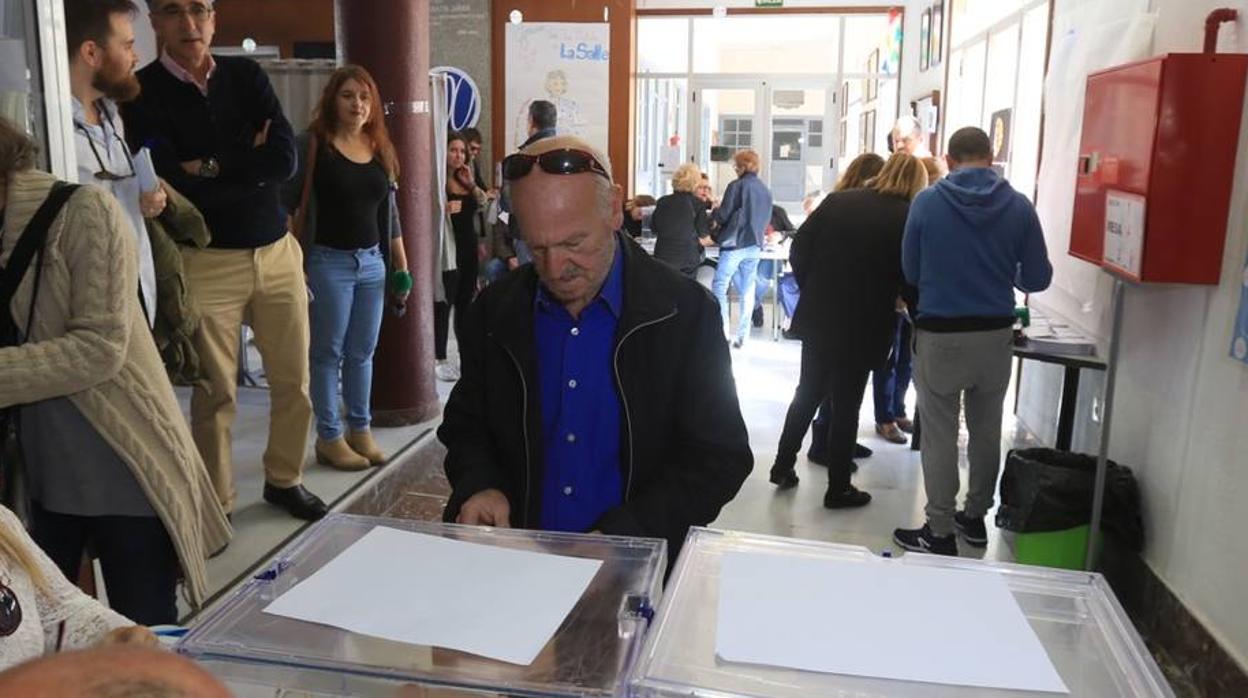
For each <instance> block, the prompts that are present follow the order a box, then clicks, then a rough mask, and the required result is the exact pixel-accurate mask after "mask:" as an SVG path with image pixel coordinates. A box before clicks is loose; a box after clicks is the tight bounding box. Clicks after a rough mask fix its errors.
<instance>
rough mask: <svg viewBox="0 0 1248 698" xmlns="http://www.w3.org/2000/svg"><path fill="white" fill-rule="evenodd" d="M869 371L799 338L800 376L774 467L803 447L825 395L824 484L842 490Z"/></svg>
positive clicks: (793, 460)
mask: <svg viewBox="0 0 1248 698" xmlns="http://www.w3.org/2000/svg"><path fill="white" fill-rule="evenodd" d="M870 375H871V370H870V369H869V368H859V367H857V366H856V365H854V363H852V362H845V361H840V360H838V359H837V358H836V356H834V354H833V353H832V352H831V351H828V350H827V349H824V348H822V347H818V346H814V345H811V344H810V343H808V342H806V343H803V344H802V372H801V377H800V378H799V379H798V383H797V390H796V391H795V392H794V394H793V401H792V402H791V403H789V412H788V414H787V415H785V418H784V430H783V431H782V432H781V433H780V445H779V446H778V447H777V451H776V464H775V466H774V467H775V468H777V469H782V468H792V467H793V465H794V464H795V463H796V462H797V452H798V451H799V450H800V449H801V447H802V439H803V438H804V437H805V436H806V429H807V428H808V427H809V425H810V420H811V418H813V417H814V416H815V410H817V409H818V408H819V403H821V402H823V401H824V400H825V398H826V399H827V400H828V401H830V402H831V412H830V413H829V414H828V431H827V446H826V449H827V457H828V489H829V491H834V492H843V491H845V490H846V489H847V488H848V487H849V478H850V475H852V467H853V457H854V444H855V443H856V442H857V437H858V411H859V410H860V409H861V408H862V397H863V393H864V391H865V390H866V389H867V379H868V378H869V377H870Z"/></svg>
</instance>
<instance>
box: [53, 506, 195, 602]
mask: <svg viewBox="0 0 1248 698" xmlns="http://www.w3.org/2000/svg"><path fill="white" fill-rule="evenodd" d="M31 517H32V519H33V524H34V527H33V528H34V530H32V531H31V537H32V538H34V539H35V542H36V543H38V544H39V547H40V548H43V551H44V552H45V553H47V555H48V557H50V558H52V562H54V563H56V566H57V567H58V568H60V570H61V573H63V574H64V575H65V577H66V578H67V579H69V581H70V582H71V583H76V582H77V581H78V569H79V565H80V564H81V562H82V553H83V551H84V550H86V549H87V546H90V547H91V549H92V550H93V551H94V552H95V554H96V555H97V556H98V557H99V559H100V567H101V569H102V570H103V572H104V585H105V587H106V589H107V591H108V602H109V606H111V607H112V609H113V610H114V611H117V612H118V613H120V614H122V615H123V616H125V617H127V618H129V619H130V620H132V621H134V622H135V623H138V624H140V625H161V624H167V623H177V622H178V600H177V587H178V576H179V574H180V573H181V566H180V564H179V563H178V555H177V552H176V551H175V550H174V547H173V541H172V540H170V538H169V533H168V532H167V531H166V530H165V525H164V524H163V523H161V521H160V519H158V518H156V517H155V516H71V515H68V514H57V513H54V512H50V511H47V510H46V509H44V508H43V507H41V506H39V505H38V504H37V503H36V504H33V505H32V511H31Z"/></svg>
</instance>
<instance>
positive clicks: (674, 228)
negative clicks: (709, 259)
mask: <svg viewBox="0 0 1248 698" xmlns="http://www.w3.org/2000/svg"><path fill="white" fill-rule="evenodd" d="M701 182H702V171H701V170H700V169H698V166H697V165H695V164H693V163H692V162H686V163H685V164H683V165H681V166H680V167H679V168H677V169H676V172H675V173H674V174H673V175H672V189H673V190H674V192H673V193H671V194H668V195H667V196H665V197H663V198H661V199H659V202H658V204H656V205H655V207H654V214H653V215H651V216H650V229H651V230H653V231H654V234H655V237H656V240H655V242H654V258H655V259H657V260H659V261H661V262H667V263H668V264H670V265H671V266H672V268H673V269H676V270H677V271H679V272H680V273H682V274H684V275H685V276H688V277H689V278H691V279H692V278H695V277H696V275H697V271H698V265H699V264H701V263H702V260H703V259H705V258H706V248H707V247H709V246H711V245H712V244H714V243H712V242H711V236H710V232H709V227H710V223H709V219H708V218H707V215H706V208H705V207H704V206H703V205H702V201H701V200H699V199H698V197H697V195H696V194H694V191H695V190H696V189H697V187H698V185H699V184H701Z"/></svg>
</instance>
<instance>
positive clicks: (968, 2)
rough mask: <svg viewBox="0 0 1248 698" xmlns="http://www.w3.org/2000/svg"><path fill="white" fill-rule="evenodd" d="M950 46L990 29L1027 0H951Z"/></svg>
mask: <svg viewBox="0 0 1248 698" xmlns="http://www.w3.org/2000/svg"><path fill="white" fill-rule="evenodd" d="M952 1H953V5H952V13H951V14H952V15H953V27H952V33H951V35H952V37H953V43H952V44H951V45H952V46H957V45H958V44H961V43H962V42H963V41H966V40H967V39H969V38H970V37H972V36H975V35H976V34H978V33H980V32H982V31H985V30H987V29H990V28H991V27H992V25H994V24H996V23H998V22H1000V21H1001V20H1003V19H1005V18H1006V17H1009V16H1010V14H1012V13H1014V12H1017V11H1018V10H1019V9H1021V8H1022V7H1023V5H1024V4H1026V2H1027V0H952Z"/></svg>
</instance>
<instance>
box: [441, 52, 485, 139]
mask: <svg viewBox="0 0 1248 698" xmlns="http://www.w3.org/2000/svg"><path fill="white" fill-rule="evenodd" d="M429 72H431V73H434V74H440V75H445V76H446V77H447V88H446V102H447V104H446V107H447V109H446V113H447V115H448V124H447V125H448V126H450V128H451V130H452V131H462V130H464V129H466V128H470V127H473V126H476V125H477V121H478V120H479V119H480V118H481V90H479V89H477V83H476V82H475V81H474V80H473V79H472V76H471V75H469V74H468V73H467V71H464V70H460V69H459V68H452V67H450V66H441V67H438V68H434V69H433V70H431V71H429Z"/></svg>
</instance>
